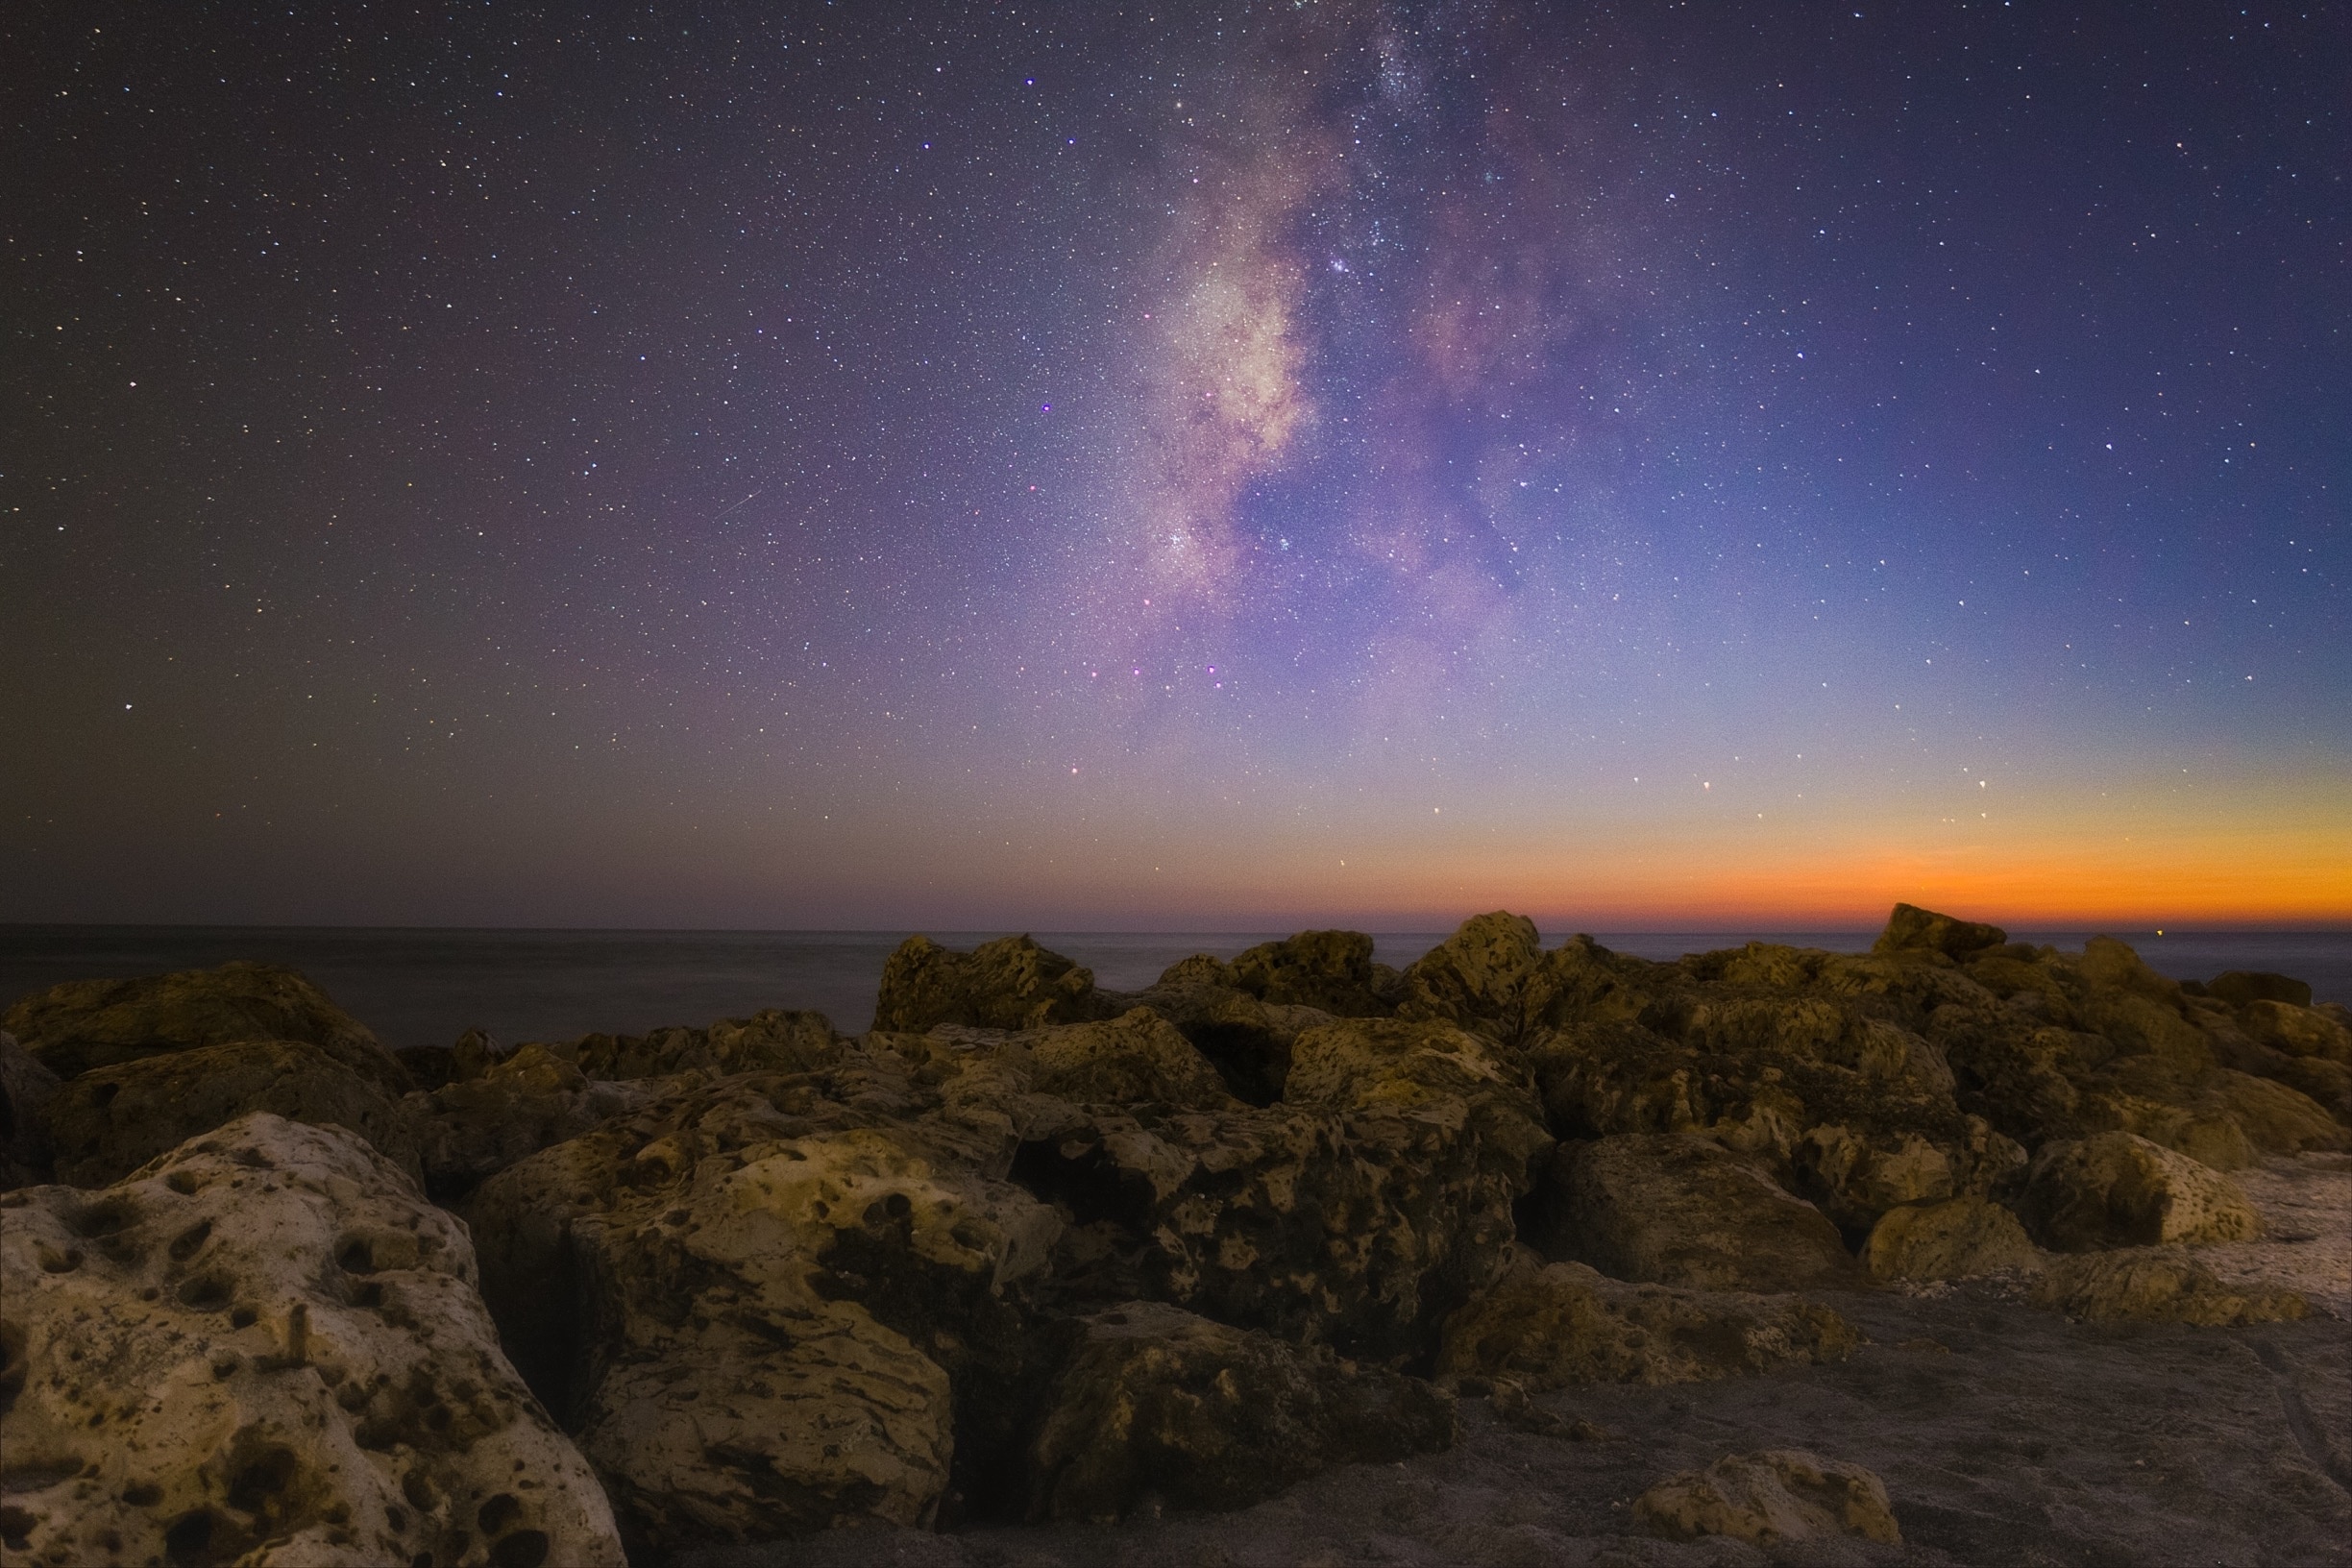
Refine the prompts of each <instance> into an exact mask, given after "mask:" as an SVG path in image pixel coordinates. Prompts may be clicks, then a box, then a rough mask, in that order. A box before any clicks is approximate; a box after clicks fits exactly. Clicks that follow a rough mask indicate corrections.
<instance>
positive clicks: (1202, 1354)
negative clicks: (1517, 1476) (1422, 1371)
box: [1030, 1302, 1454, 1523]
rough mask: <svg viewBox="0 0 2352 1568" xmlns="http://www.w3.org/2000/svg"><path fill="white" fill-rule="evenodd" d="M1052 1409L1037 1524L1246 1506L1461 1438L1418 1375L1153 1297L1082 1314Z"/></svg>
mask: <svg viewBox="0 0 2352 1568" xmlns="http://www.w3.org/2000/svg"><path fill="white" fill-rule="evenodd" d="M1046 1403H1047V1413H1046V1415H1045V1417H1044V1420H1043V1422H1042V1424H1041V1426H1040V1428H1039V1430H1038V1434H1037V1437H1036V1439H1035V1440H1034V1441H1033V1442H1032V1444H1031V1446H1030V1462H1031V1466H1032V1473H1033V1480H1032V1483H1031V1484H1032V1493H1031V1496H1032V1501H1031V1504H1030V1513H1031V1515H1032V1517H1035V1518H1041V1519H1087V1520H1093V1521H1097V1522H1102V1523H1110V1522H1113V1521H1115V1520H1117V1519H1119V1518H1121V1517H1123V1516H1124V1515H1126V1514H1127V1513H1129V1512H1130V1511H1132V1510H1133V1509H1134V1508H1136V1507H1138V1506H1139V1504H1142V1503H1144V1502H1145V1501H1146V1500H1149V1501H1151V1502H1154V1503H1163V1504H1165V1505H1167V1506H1171V1507H1190V1508H1239V1507H1248V1506H1249V1505H1250V1504H1252V1503H1256V1502H1259V1501H1261V1500H1262V1499H1264V1498H1268V1497H1271V1496H1273V1495H1274V1494H1275V1493H1277V1492H1279V1491H1281V1490H1283V1489H1284V1488H1285V1487H1286V1486H1288V1485H1290V1484H1291V1483H1292V1482H1297V1481H1301V1480H1304V1479H1305V1478H1306V1477H1308V1476H1311V1475H1314V1474H1317V1473H1318V1472H1320V1471H1323V1470H1326V1469H1328V1468H1330V1467H1331V1466H1332V1465H1335V1464H1344V1463H1352V1462H1363V1463H1380V1462H1385V1461H1388V1460H1392V1459H1402V1458H1408V1457H1409V1456H1411V1455H1413V1454H1421V1453H1430V1452H1434V1451H1437V1450H1442V1449H1445V1448H1449V1447H1451V1446H1452V1445H1453V1442H1454V1402H1453V1401H1452V1400H1451V1399H1450V1398H1448V1397H1447V1396H1446V1395H1444V1394H1441V1393H1439V1392H1438V1391H1437V1390H1436V1389H1434V1388H1432V1387H1431V1386H1430V1385H1429V1384H1426V1383H1423V1382H1421V1381H1420V1380H1419V1379H1416V1378H1407V1377H1401V1376H1399V1375H1398V1374H1396V1373H1394V1372H1389V1371H1386V1370H1384V1369H1382V1368H1379V1367H1370V1366H1359V1365H1356V1364H1354V1363H1350V1362H1343V1361H1341V1360H1339V1359H1338V1358H1337V1357H1335V1356H1334V1355H1333V1354H1332V1352H1331V1350H1330V1349H1329V1348H1328V1347H1326V1346H1319V1345H1318V1346H1309V1347H1298V1346H1293V1345H1290V1344H1287V1343H1286V1342H1285V1341H1283V1340H1281V1339H1277V1338H1275V1337H1274V1336H1273V1335H1267V1334H1262V1333H1258V1332H1256V1331H1252V1330H1243V1329H1236V1328H1231V1327H1228V1326H1226V1325H1224V1324H1219V1323H1213V1322H1211V1321H1210V1320H1208V1319H1207V1318H1203V1317H1198V1316H1195V1315H1194V1314H1192V1313H1190V1312H1187V1311H1182V1310H1180V1309H1178V1308H1174V1307H1169V1306H1166V1305H1164V1304H1163V1303H1158V1302H1124V1303H1121V1304H1120V1305H1118V1306H1116V1307H1114V1308H1111V1309H1108V1310H1106V1311H1101V1312H1097V1313H1095V1314H1093V1315H1091V1316H1090V1317H1088V1318H1086V1319H1085V1320H1084V1329H1083V1336H1082V1337H1081V1338H1080V1339H1079V1340H1078V1342H1077V1344H1076V1346H1075V1347H1074V1348H1073V1350H1072V1351H1071V1354H1070V1357H1069V1360H1068V1361H1067V1362H1066V1364H1065V1365H1064V1366H1063V1368H1062V1370H1061V1372H1060V1373H1059V1375H1058V1376H1057V1378H1056V1381H1055V1385H1054V1388H1053V1391H1052V1393H1051V1394H1050V1395H1049V1397H1048V1399H1047V1402H1046Z"/></svg>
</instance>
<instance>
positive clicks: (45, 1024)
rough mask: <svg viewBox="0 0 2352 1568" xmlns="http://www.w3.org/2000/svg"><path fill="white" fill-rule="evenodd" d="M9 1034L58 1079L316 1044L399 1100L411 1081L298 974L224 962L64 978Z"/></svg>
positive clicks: (21, 1014)
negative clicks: (182, 1055) (151, 1061)
mask: <svg viewBox="0 0 2352 1568" xmlns="http://www.w3.org/2000/svg"><path fill="white" fill-rule="evenodd" d="M0 1027H6V1028H7V1029H8V1030H9V1031H10V1032H12V1033H13V1034H14V1035H15V1036H16V1038H17V1039H18V1040H19V1041H22V1042H23V1044H24V1047H25V1049H27V1050H29V1051H31V1052H32V1053H33V1054H34V1055H35V1056H36V1057H37V1058H39V1059H40V1061H41V1064H42V1065H43V1066H46V1067H48V1068H49V1070H50V1071H52V1072H54V1073H56V1074H57V1075H58V1076H59V1077H61V1078H71V1077H73V1076H74V1075H75V1074H77V1073H81V1072H86V1071H88V1070H89V1069H90V1068H92V1067H106V1066H114V1065H115V1064H117V1063H122V1062H135V1061H137V1060H138V1059H140V1058H141V1057H148V1056H160V1055H163V1054H165V1053H167V1052H171V1051H192V1050H197V1049H201V1048H202V1047H204V1046H207V1045H226V1044H230V1043H233V1042H234V1041H243V1040H294V1041H304V1042H306V1043H307V1044H311V1045H316V1046H317V1047H319V1049H321V1050H323V1051H325V1052H326V1053H327V1054H328V1055H329V1056H331V1057H333V1058H334V1059H335V1060H336V1061H338V1062H340V1063H342V1064H343V1065H344V1066H347V1067H350V1068H351V1069H352V1070H353V1071H355V1072H356V1073H358V1074H359V1075H360V1076H361V1077H363V1078H367V1079H370V1080H372V1081H373V1082H374V1083H376V1084H377V1086H378V1087H380V1088H381V1089H384V1090H388V1091H390V1092H391V1093H394V1094H399V1093H403V1092H404V1091H405V1090H407V1089H408V1087H409V1086H408V1075H407V1071H406V1069H404V1067H402V1066H401V1065H400V1062H399V1060H398V1059H397V1058H396V1057H394V1056H393V1054H392V1053H391V1052H390V1051H388V1050H386V1049H384V1046H383V1042H382V1041H379V1040H378V1039H377V1038H376V1037H375V1035H374V1034H372V1033H371V1032H370V1031H369V1030H368V1027H367V1025H365V1024H363V1023H361V1022H360V1021H359V1020H358V1019H357V1018H355V1017H352V1016H351V1015H350V1014H348V1013H346V1012H344V1011H343V1010H342V1009H341V1008H339V1007H337V1006H335V1004H334V1003H333V1002H332V1001H331V1000H330V999H329V997H328V995H327V993H326V992H323V991H321V990H319V988H318V987H316V986H314V985H312V984H311V983H310V982H309V981H307V980H306V979H304V978H303V977H302V976H301V975H300V974H298V973H296V972H295V971H294V970H292V969H288V968H280V967H278V966H277V965H274V964H242V963H240V964H224V965H222V966H221V967H220V968H217V969H182V970H179V971H177V972H176V973H172V974H155V975H147V976H145V977H143V978H140V979H136V980H68V981H66V982H65V983H64V984H62V985H56V986H51V987H50V988H49V989H48V990H46V991H37V992H33V993H32V994H31V995H29V996H25V997H22V998H20V999H19V1000H18V1001H17V1002H16V1004H15V1005H14V1006H13V1007H11V1008H10V1009H9V1010H8V1016H7V1017H6V1018H5V1019H0Z"/></svg>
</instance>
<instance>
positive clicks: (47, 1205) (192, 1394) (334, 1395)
mask: <svg viewBox="0 0 2352 1568" xmlns="http://www.w3.org/2000/svg"><path fill="white" fill-rule="evenodd" d="M474 1267H475V1264H474V1254H473V1249H472V1247H471V1245H470V1244H469V1242H468V1239H467V1237H466V1233H465V1228H464V1227H463V1226H462V1225H459V1224H458V1223H457V1222H456V1221H455V1220H454V1219H453V1218H452V1217H451V1216H449V1215H448V1214H446V1213H442V1212H441V1211H439V1210H437V1209H434V1208H432V1207H431V1206H429V1204H427V1203H425V1202H424V1200H423V1199H422V1197H421V1196H420V1195H419V1194H418V1193H417V1191H416V1189H415V1188H414V1187H413V1186H412V1185H411V1184H410V1182H409V1181H408V1179H407V1177H406V1176H405V1174H404V1173H403V1172H402V1171H401V1170H399V1169H398V1168H397V1167H396V1166H394V1165H393V1164H390V1163H389V1162H388V1161H386V1160H385V1159H384V1158H383V1157H382V1156H381V1155H380V1154H379V1153H377V1152H376V1151H375V1150H374V1149H372V1148H370V1147H369V1146H368V1145H367V1143H366V1142H364V1141H363V1140H362V1139H359V1138H358V1137H356V1136H355V1135H354V1134H352V1133H349V1132H347V1131H345V1130H343V1129H341V1128H339V1127H318V1126H309V1125H306V1124H304V1123H301V1122H295V1121H288V1120H285V1119H283V1118H282V1117H279V1116H275V1115H270V1114H268V1113H266V1112H258V1113H255V1114H252V1115H246V1116H243V1117H240V1118H238V1119H237V1120H235V1121H233V1122H231V1123H230V1124H228V1125H227V1126H225V1127H222V1128H220V1129H218V1130H216V1131H214V1132H212V1133H210V1134H208V1135H207V1136H205V1137H203V1138H200V1139H195V1140H193V1141H191V1142H188V1143H186V1144H184V1145H182V1146H181V1147H180V1148H179V1149H177V1150H175V1151H174V1152H173V1153H172V1154H170V1155H169V1156H167V1157H165V1158H164V1159H161V1160H159V1161H157V1162H156V1163H154V1164H151V1165H148V1166H147V1167H145V1168H144V1169H143V1170H141V1171H139V1172H138V1173H137V1174H136V1175H135V1176H134V1177H133V1178H131V1179H130V1180H127V1181H123V1182H120V1183H117V1184H115V1185H114V1186H111V1187H110V1188H105V1189H103V1190H100V1191H97V1192H88V1191H80V1190H76V1189H74V1188H63V1187H43V1188H25V1189H21V1190H19V1191H15V1192H12V1193H9V1194H6V1195H5V1196H0V1286H5V1288H0V1303H5V1305H4V1306H0V1342H4V1343H5V1345H6V1359H7V1360H8V1361H9V1362H10V1363H11V1365H10V1367H9V1376H8V1378H7V1379H6V1384H5V1391H0V1448H5V1450H6V1452H7V1455H8V1466H9V1470H10V1473H11V1477H12V1482H11V1487H10V1495H9V1499H8V1506H9V1512H8V1518H7V1524H8V1530H7V1536H8V1538H7V1539H6V1542H5V1544H6V1545H7V1547H8V1549H9V1551H10V1554H11V1558H12V1560H23V1561H26V1562H59V1563H67V1562H71V1563H83V1562H91V1563H95V1562H115V1561H130V1562H150V1561H152V1562H170V1563H183V1562H186V1563H193V1562H228V1561H231V1560H248V1561H254V1562H302V1563H315V1564H321V1565H342V1564H348V1565H351V1568H376V1565H380V1564H382V1563H385V1562H402V1563H405V1562H413V1561H417V1560H422V1559H423V1558H424V1557H425V1556H428V1555H429V1556H431V1558H432V1560H434V1561H439V1562H460V1561H463V1562H478V1563H483V1564H486V1565H489V1568H539V1565H541V1564H573V1563H577V1564H581V1565H583V1568H622V1561H623V1558H622V1551H621V1543H620V1540H619V1537H618V1536H617V1534H616V1533H615V1531H614V1528H613V1520H612V1513H611V1510H610V1508H609V1507H608V1506H607V1504H606V1502H605V1499H604V1495H603V1493H602V1492H601V1491H600V1489H599V1488H598V1486H597V1483H596V1479H595V1477H594V1475H593V1474H592V1473H591V1472H590V1470H589V1468H588V1466H587V1465H586V1463H585V1462H583V1461H582V1459H581V1458H580V1456H579V1454H578V1452H577V1451H576V1449H574V1447H573V1446H572V1444H571V1442H570V1441H569V1440H568V1439H567V1438H565V1437H564V1436H563V1434H562V1433H559V1432H557V1431H556V1430H555V1429H554V1427H553V1426H552V1424H551V1423H550V1421H549V1420H548V1418H547V1416H546V1414H545V1412H544V1411H543V1410H542V1409H540V1407H539V1405H538V1402H537V1401H535V1400H534V1399H532V1397H531V1396H530V1394H529V1392H528V1391H527V1389H526V1388H525V1387H524V1386H523V1384H522V1382H521V1380H520V1379H518V1378H517V1377H516V1376H515V1373H514V1370H513V1368H512V1367H511V1366H510V1365H509V1364H508V1363H507V1360H506V1359H505V1357H504V1356H503V1355H502V1354H501V1352H500V1349H499V1343H498V1338H497V1335H495V1334H494V1333H493V1331H492V1328H491V1324H490V1320H489V1316H488V1314H487V1313H486V1312H485V1311H483V1309H482V1304H481V1300H480V1298H479V1297H478V1295H477V1294H476V1292H475V1288H474ZM19 1555H21V1556H19Z"/></svg>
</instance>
